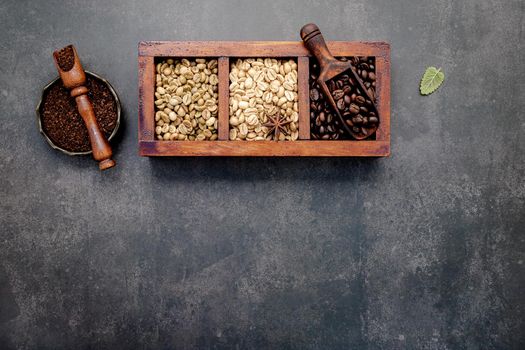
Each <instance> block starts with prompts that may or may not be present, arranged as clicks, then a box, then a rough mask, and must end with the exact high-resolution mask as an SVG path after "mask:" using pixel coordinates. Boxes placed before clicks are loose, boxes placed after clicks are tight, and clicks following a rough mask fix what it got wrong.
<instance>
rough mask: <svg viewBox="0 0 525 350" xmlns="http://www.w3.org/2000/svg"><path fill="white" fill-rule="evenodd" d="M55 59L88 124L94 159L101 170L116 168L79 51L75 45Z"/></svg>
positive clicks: (58, 52)
mask: <svg viewBox="0 0 525 350" xmlns="http://www.w3.org/2000/svg"><path fill="white" fill-rule="evenodd" d="M53 58H54V60H55V65H56V67H57V70H58V74H59V75H60V78H61V79H62V83H63V84H64V86H65V87H66V88H67V89H70V90H71V97H74V98H75V101H76V103H77V108H78V112H79V113H80V115H81V116H82V119H83V120H84V124H86V128H87V130H88V134H89V141H90V142H91V149H92V150H93V158H95V160H97V161H99V162H100V163H99V164H98V167H99V168H100V170H106V169H109V168H111V167H114V166H115V161H114V160H112V159H111V156H112V155H113V151H112V150H111V146H110V145H109V142H108V140H106V137H105V136H104V133H102V131H101V130H100V126H99V125H98V122H97V118H95V112H94V110H93V105H92V104H91V100H90V99H89V97H88V95H87V93H88V88H87V87H86V86H85V84H86V73H85V72H84V69H83V68H82V64H81V63H80V59H79V58H78V54H77V50H76V49H75V47H74V46H73V45H69V46H66V47H64V48H63V49H61V50H58V51H55V52H53Z"/></svg>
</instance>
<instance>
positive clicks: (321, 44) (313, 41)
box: [301, 23, 335, 71]
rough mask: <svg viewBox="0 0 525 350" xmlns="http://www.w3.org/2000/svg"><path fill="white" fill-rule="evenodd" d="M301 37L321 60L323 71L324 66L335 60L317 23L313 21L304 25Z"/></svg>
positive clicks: (319, 60)
mask: <svg viewBox="0 0 525 350" xmlns="http://www.w3.org/2000/svg"><path fill="white" fill-rule="evenodd" d="M301 39H303V42H304V45H305V46H306V48H307V49H308V51H310V53H312V55H314V56H315V58H316V59H317V61H318V62H319V66H320V68H321V71H322V70H323V68H324V67H327V66H328V64H329V63H330V62H331V61H333V60H335V57H334V56H332V54H331V53H330V50H328V47H327V46H326V42H325V41H324V38H323V34H321V31H320V30H319V27H318V26H317V25H315V24H313V23H308V24H306V25H304V26H303V27H302V28H301Z"/></svg>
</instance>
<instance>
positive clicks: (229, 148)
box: [138, 41, 390, 157]
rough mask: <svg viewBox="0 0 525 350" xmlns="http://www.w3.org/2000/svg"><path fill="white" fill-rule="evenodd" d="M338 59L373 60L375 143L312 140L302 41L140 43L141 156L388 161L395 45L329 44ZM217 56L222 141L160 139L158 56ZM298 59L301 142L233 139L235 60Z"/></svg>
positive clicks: (365, 141)
mask: <svg viewBox="0 0 525 350" xmlns="http://www.w3.org/2000/svg"><path fill="white" fill-rule="evenodd" d="M327 44H328V47H329V49H330V51H331V52H332V53H333V55H334V56H338V57H343V56H345V57H348V56H374V57H375V61H376V103H377V108H378V110H379V114H380V118H381V119H380V124H379V128H378V130H377V132H376V135H375V139H372V140H364V141H354V140H333V141H326V140H312V139H311V138H310V98H309V81H308V80H309V75H310V74H309V60H310V59H311V56H310V54H309V52H308V50H306V48H305V47H304V45H303V43H302V42H300V41H298V42H257V41H238V42H233V41H227V42H226V41H214V42H211V41H202V42H197V41H185V42H177V41H169V42H157V41H155V42H140V43H139V47H138V68H139V76H138V78H139V128H138V139H139V154H140V155H141V156H262V157H264V156H279V157H281V156H322V157H337V156H339V157H341V156H346V157H348V156H359V157H384V156H388V155H389V154H390V46H389V45H388V44H387V43H383V42H328V43H327ZM170 57H171V58H217V57H218V77H219V101H218V102H219V112H218V140H216V141H164V140H162V141H161V140H157V139H156V138H155V130H154V129H155V106H154V99H155V96H154V92H155V74H156V73H155V62H156V60H158V59H159V58H170ZM250 57H251V58H268V57H269V58H293V59H294V60H296V62H297V65H298V71H297V73H298V91H297V92H298V99H299V139H298V140H297V141H230V140H229V128H230V126H229V84H230V82H229V72H230V60H233V59H237V58H250Z"/></svg>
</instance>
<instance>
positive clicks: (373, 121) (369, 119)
mask: <svg viewBox="0 0 525 350" xmlns="http://www.w3.org/2000/svg"><path fill="white" fill-rule="evenodd" d="M368 121H369V122H370V123H372V124H377V122H379V119H377V117H370V118H368Z"/></svg>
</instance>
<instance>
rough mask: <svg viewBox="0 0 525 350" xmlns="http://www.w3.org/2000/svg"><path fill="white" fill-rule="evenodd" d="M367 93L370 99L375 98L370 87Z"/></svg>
mask: <svg viewBox="0 0 525 350" xmlns="http://www.w3.org/2000/svg"><path fill="white" fill-rule="evenodd" d="M368 95H369V96H370V98H371V99H373V100H375V99H376V96H375V93H374V90H372V89H368Z"/></svg>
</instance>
